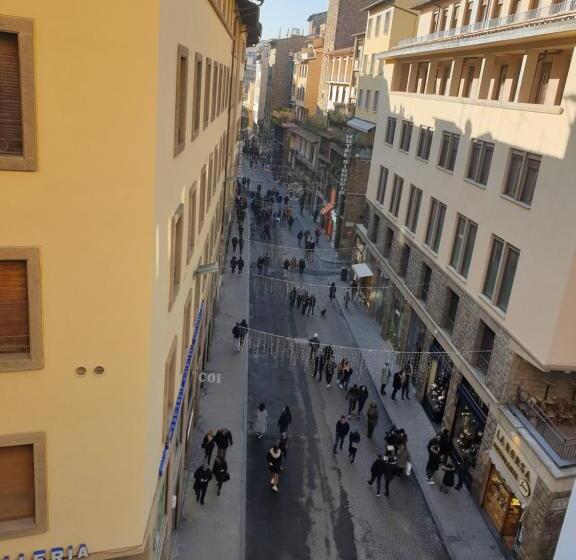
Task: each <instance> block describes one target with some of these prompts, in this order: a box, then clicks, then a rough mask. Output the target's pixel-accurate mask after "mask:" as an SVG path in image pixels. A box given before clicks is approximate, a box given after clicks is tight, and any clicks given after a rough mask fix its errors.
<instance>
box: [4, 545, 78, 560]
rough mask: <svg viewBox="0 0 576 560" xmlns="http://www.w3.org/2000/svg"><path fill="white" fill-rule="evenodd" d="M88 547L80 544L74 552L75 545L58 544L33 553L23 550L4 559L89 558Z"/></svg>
mask: <svg viewBox="0 0 576 560" xmlns="http://www.w3.org/2000/svg"><path fill="white" fill-rule="evenodd" d="M88 556H89V553H88V547H87V546H86V545H85V544H80V545H78V548H77V549H76V554H74V545H68V546H67V547H66V548H64V547H62V546H57V547H54V548H50V549H41V550H35V551H34V552H33V553H32V554H30V555H26V554H24V553H23V552H19V553H18V554H16V555H14V556H12V557H10V555H6V556H3V557H2V560H74V559H75V558H76V559H78V560H81V559H82V558H88Z"/></svg>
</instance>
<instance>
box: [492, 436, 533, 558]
mask: <svg viewBox="0 0 576 560" xmlns="http://www.w3.org/2000/svg"><path fill="white" fill-rule="evenodd" d="M488 453H489V457H490V461H491V465H490V470H489V474H488V480H487V482H486V490H485V492H484V498H483V500H482V508H483V509H484V511H485V512H486V514H487V517H488V519H489V520H490V524H491V526H492V528H493V530H494V531H495V532H496V533H497V534H498V535H499V536H500V538H501V539H502V542H503V543H504V545H505V546H506V548H507V549H508V550H510V551H514V550H516V548H517V547H518V546H519V545H520V543H521V542H522V537H523V531H522V520H523V517H524V513H525V511H526V509H527V508H528V506H529V504H530V500H531V498H532V492H533V490H534V487H535V485H536V473H535V471H534V470H533V469H532V468H531V467H530V465H529V464H528V462H527V461H526V459H525V458H524V456H523V455H522V454H521V452H520V451H519V450H518V448H517V446H516V445H515V444H514V441H513V439H512V438H511V437H509V436H508V435H507V434H506V433H505V432H504V430H503V428H502V426H500V425H498V426H497V428H496V435H495V437H494V441H493V443H492V448H491V449H490V450H489V452H488Z"/></svg>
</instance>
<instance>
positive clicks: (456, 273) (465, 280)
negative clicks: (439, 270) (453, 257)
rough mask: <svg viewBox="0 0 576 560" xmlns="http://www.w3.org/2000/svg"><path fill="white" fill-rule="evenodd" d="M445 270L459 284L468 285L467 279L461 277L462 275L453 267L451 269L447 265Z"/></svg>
mask: <svg viewBox="0 0 576 560" xmlns="http://www.w3.org/2000/svg"><path fill="white" fill-rule="evenodd" d="M446 269H447V270H448V271H449V272H450V274H451V275H452V276H455V277H456V278H457V279H458V280H460V282H462V283H463V284H467V283H468V279H467V278H466V277H465V276H462V274H460V273H459V272H458V271H457V270H456V269H455V268H454V267H452V266H451V265H448V266H447V267H446Z"/></svg>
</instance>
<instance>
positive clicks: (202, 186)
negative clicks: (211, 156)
mask: <svg viewBox="0 0 576 560" xmlns="http://www.w3.org/2000/svg"><path fill="white" fill-rule="evenodd" d="M206 189H207V186H206V166H204V167H203V168H202V173H200V194H199V195H198V196H199V199H200V209H199V210H200V214H199V216H198V223H199V224H200V225H199V228H198V231H199V232H201V231H202V228H203V227H204V218H205V217H206Z"/></svg>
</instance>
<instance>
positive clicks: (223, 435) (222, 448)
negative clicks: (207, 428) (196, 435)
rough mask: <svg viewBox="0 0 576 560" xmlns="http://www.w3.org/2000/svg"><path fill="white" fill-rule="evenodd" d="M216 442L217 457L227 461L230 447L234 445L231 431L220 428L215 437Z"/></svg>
mask: <svg viewBox="0 0 576 560" xmlns="http://www.w3.org/2000/svg"><path fill="white" fill-rule="evenodd" d="M214 442H215V443H216V447H217V448H218V451H217V452H216V455H218V456H219V457H222V458H223V459H226V452H227V451H228V447H231V446H232V444H233V442H232V433H231V432H230V430H229V429H228V428H220V429H219V430H218V431H217V432H216V435H215V436H214Z"/></svg>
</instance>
